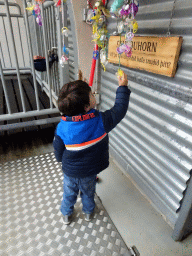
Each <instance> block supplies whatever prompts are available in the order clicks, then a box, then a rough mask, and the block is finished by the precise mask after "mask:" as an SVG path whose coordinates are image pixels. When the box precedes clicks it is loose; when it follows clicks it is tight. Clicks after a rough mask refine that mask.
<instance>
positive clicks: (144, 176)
mask: <svg viewBox="0 0 192 256" xmlns="http://www.w3.org/2000/svg"><path fill="white" fill-rule="evenodd" d="M139 2H140V7H139V12H138V14H137V16H136V20H137V21H138V24H139V30H138V33H137V34H138V35H166V33H167V31H168V27H169V24H170V17H171V13H172V10H173V4H174V1H165V0H154V1H147V0H141V1H139ZM109 6H110V2H109ZM109 6H108V7H109ZM191 13H192V1H191V0H177V1H176V3H175V10H174V12H173V19H172V21H171V27H170V32H171V35H181V36H183V39H184V42H183V45H182V51H181V55H180V59H179V64H178V70H177V73H176V76H175V77H174V78H168V77H165V76H161V75H156V74H153V73H148V72H145V71H139V70H133V69H128V68H122V69H123V70H124V71H125V72H126V73H127V74H128V77H129V80H130V88H131V91H132V93H131V98H130V104H129V110H128V112H127V115H126V117H125V118H124V119H123V120H122V121H121V123H120V124H119V125H118V126H117V127H116V128H115V129H114V130H113V131H112V132H111V133H110V151H111V154H112V156H113V158H114V159H115V160H116V161H117V162H119V163H120V165H121V166H122V167H123V168H124V170H125V172H127V173H128V175H129V176H130V177H131V178H132V179H133V180H134V182H136V184H137V186H138V187H139V188H140V189H141V191H142V192H143V193H144V194H145V195H146V196H147V197H148V199H149V200H150V201H151V202H152V204H153V205H154V206H155V207H156V208H157V209H158V210H159V211H160V212H161V213H162V214H163V215H164V217H165V218H166V220H167V222H168V223H169V224H170V225H171V226H172V227H174V225H175V223H176V220H177V218H178V214H179V209H180V205H181V201H182V199H183V192H184V191H185V189H186V187H187V181H188V180H189V179H190V171H191V169H192V133H191V127H192V97H191V96H192V17H191ZM116 24H117V22H116V21H115V20H113V19H109V24H108V29H109V33H112V32H113V31H115V30H116ZM117 68H118V67H117V65H114V64H108V66H107V71H106V72H102V73H101V105H100V109H101V110H102V111H104V110H106V109H109V108H111V107H112V106H113V104H114V99H115V92H116V88H117V85H118V82H117V77H116V75H115V73H116V71H117Z"/></svg>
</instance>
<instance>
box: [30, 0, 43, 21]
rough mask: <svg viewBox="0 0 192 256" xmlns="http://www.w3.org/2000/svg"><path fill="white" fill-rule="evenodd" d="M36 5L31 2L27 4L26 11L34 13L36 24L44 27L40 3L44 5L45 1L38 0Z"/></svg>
mask: <svg viewBox="0 0 192 256" xmlns="http://www.w3.org/2000/svg"><path fill="white" fill-rule="evenodd" d="M36 2H37V3H36V4H32V3H31V2H28V3H27V8H26V10H28V11H30V12H32V15H33V16H35V19H36V22H37V24H38V25H39V26H42V18H41V8H40V6H39V4H38V3H43V2H44V1H38V0H36Z"/></svg>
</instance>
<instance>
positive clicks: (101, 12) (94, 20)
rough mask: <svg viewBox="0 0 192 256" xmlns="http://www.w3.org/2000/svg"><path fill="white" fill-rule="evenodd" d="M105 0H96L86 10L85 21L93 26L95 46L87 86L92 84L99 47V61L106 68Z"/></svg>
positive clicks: (106, 32) (106, 15)
mask: <svg viewBox="0 0 192 256" xmlns="http://www.w3.org/2000/svg"><path fill="white" fill-rule="evenodd" d="M105 4H106V1H105V0H100V1H96V3H95V6H94V7H92V6H91V5H90V7H92V9H90V10H89V11H88V14H87V20H86V23H88V24H92V28H93V35H92V38H93V42H95V47H94V51H93V60H92V66H91V74H90V79H89V86H92V84H93V78H94V72H95V65H96V60H97V59H98V58H99V51H98V49H99V48H100V63H101V65H102V66H103V69H104V71H105V70H106V65H107V63H108V61H107V45H108V30H107V26H106V17H110V12H109V10H107V9H106V8H105Z"/></svg>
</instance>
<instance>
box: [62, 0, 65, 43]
mask: <svg viewBox="0 0 192 256" xmlns="http://www.w3.org/2000/svg"><path fill="white" fill-rule="evenodd" d="M62 23H63V27H64V2H63V1H62ZM62 32H63V29H62ZM62 34H63V46H64V44H65V39H64V38H65V36H64V33H62Z"/></svg>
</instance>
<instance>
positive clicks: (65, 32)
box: [56, 0, 69, 68]
mask: <svg viewBox="0 0 192 256" xmlns="http://www.w3.org/2000/svg"><path fill="white" fill-rule="evenodd" d="M65 2H66V1H60V0H59V1H58V2H57V4H56V6H61V11H62V23H63V26H64V3H65ZM61 32H62V35H63V55H62V56H61V58H60V61H59V63H60V65H61V67H62V68H64V67H65V65H66V64H68V60H69V57H68V55H69V51H68V50H67V48H66V46H65V37H68V36H69V29H68V28H67V27H63V28H62V29H61Z"/></svg>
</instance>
